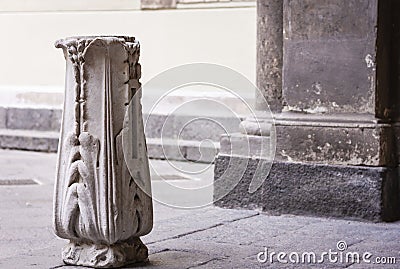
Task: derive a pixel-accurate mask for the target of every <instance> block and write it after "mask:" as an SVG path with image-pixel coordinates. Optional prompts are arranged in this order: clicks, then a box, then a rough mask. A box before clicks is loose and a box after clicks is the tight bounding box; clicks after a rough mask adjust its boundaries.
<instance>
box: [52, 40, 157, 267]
mask: <svg viewBox="0 0 400 269" xmlns="http://www.w3.org/2000/svg"><path fill="white" fill-rule="evenodd" d="M56 47H58V48H62V49H63V51H64V56H65V59H66V62H67V65H66V85H65V88H66V89H65V97H64V113H63V117H62V124H61V137H60V144H59V151H58V166H57V179H56V184H55V196H54V227H55V232H56V234H57V235H58V236H59V237H61V238H65V239H69V240H70V243H69V244H68V245H67V246H66V247H65V248H64V250H63V252H62V258H63V260H64V262H65V263H67V264H74V265H84V266H91V267H97V268H107V267H119V266H123V265H124V264H128V263H133V262H138V261H143V260H146V259H147V255H148V254H147V248H146V246H145V245H144V244H143V243H142V242H141V241H140V239H139V237H140V236H142V235H145V234H147V233H149V232H150V230H151V229H152V225H153V216H152V200H151V197H150V196H148V195H147V194H146V193H151V189H150V175H149V166H148V159H147V153H146V143H145V137H144V132H143V123H142V115H141V105H140V94H136V93H138V90H139V89H140V83H139V78H140V64H139V63H138V59H139V53H140V52H139V43H138V42H137V41H136V40H135V39H134V38H131V37H105V36H104V37H74V38H67V39H64V40H59V41H57V42H56ZM131 102H132V106H129V103H131ZM128 108H132V112H133V113H130V114H129V115H130V116H128V114H127V113H126V111H127V110H128ZM132 116H133V117H132ZM124 121H126V124H124ZM132 128H134V129H132ZM124 134H128V136H127V137H129V138H134V140H128V139H124V143H123V142H122V141H123V136H124ZM123 145H125V146H127V147H129V148H130V149H131V150H130V151H129V152H130V153H132V152H134V153H135V154H130V155H129V156H124V151H123V149H124V148H126V147H124V146H123ZM125 157H128V158H125ZM127 163H128V164H130V165H129V167H130V168H129V169H128V166H127ZM130 170H131V171H130ZM131 174H132V175H133V176H131Z"/></svg>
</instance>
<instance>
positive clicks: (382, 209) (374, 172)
mask: <svg viewBox="0 0 400 269" xmlns="http://www.w3.org/2000/svg"><path fill="white" fill-rule="evenodd" d="M261 161H263V160H262V159H257V158H246V157H232V156H223V155H219V156H218V158H217V159H216V162H215V180H218V179H219V178H220V177H221V176H222V175H223V174H224V172H225V171H226V169H232V167H231V166H232V164H234V165H235V166H240V163H241V162H242V163H244V164H245V167H246V168H245V171H244V172H243V173H240V174H238V175H237V176H240V177H241V180H240V182H239V184H238V185H237V186H235V188H234V189H233V190H232V191H231V192H229V194H227V195H226V196H224V197H223V198H222V199H219V200H218V201H214V204H215V205H216V206H219V207H224V208H247V209H260V210H262V211H264V212H266V213H268V214H272V215H280V214H295V215H310V216H320V217H338V218H347V219H359V220H369V221H375V222H376V221H396V220H399V217H400V203H399V199H398V193H399V183H398V176H397V175H398V173H397V168H390V167H360V166H347V165H346V166H344V165H330V164H307V163H290V162H280V161H275V162H274V163H273V165H272V169H271V171H270V173H269V175H264V176H265V178H264V183H263V184H262V186H261V187H260V188H259V189H258V190H257V191H256V192H255V193H249V192H248V188H249V185H250V182H251V181H252V180H253V177H254V172H255V170H256V167H257V165H258V164H259V162H261ZM216 192H218V189H216V190H214V196H215V197H218V196H217V195H218V193H216Z"/></svg>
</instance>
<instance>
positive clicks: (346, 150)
mask: <svg viewBox="0 0 400 269" xmlns="http://www.w3.org/2000/svg"><path fill="white" fill-rule="evenodd" d="M258 2H259V3H258V22H259V23H258V31H259V32H258V62H257V76H258V77H257V80H258V87H259V88H260V91H261V93H262V94H263V95H264V97H265V98H266V100H267V101H268V102H269V104H270V107H271V110H272V111H273V112H275V114H274V118H275V127H276V133H275V134H276V139H277V144H276V155H275V163H274V165H273V166H272V169H271V172H270V173H269V175H268V177H267V173H265V177H266V180H265V182H264V184H263V186H262V188H261V189H260V190H259V191H258V195H257V198H252V197H253V196H251V194H249V193H246V192H245V191H238V190H239V189H237V190H236V191H233V192H232V193H231V194H230V195H227V196H226V197H225V198H224V199H222V200H220V201H218V202H216V204H217V205H221V206H224V207H238V206H240V207H249V201H251V205H250V206H251V207H261V208H262V209H263V210H264V211H268V212H270V213H276V214H280V213H296V214H309V215H321V216H336V217H351V218H362V219H368V220H374V221H379V220H386V221H391V220H397V219H399V208H400V206H399V183H398V181H399V180H398V172H397V167H398V162H399V161H398V154H397V147H398V146H397V144H399V141H400V135H399V131H398V130H400V128H399V127H398V126H400V125H399V123H398V121H397V119H398V115H399V112H398V111H399V107H400V101H399V99H400V98H399V94H398V93H397V92H398V90H399V87H398V86H399V75H398V74H399V73H398V70H399V62H400V61H399V53H398V52H397V48H398V46H396V44H399V33H398V32H399V31H398V30H399V19H398V16H397V15H396V14H398V12H399V11H400V8H399V4H398V3H397V1H394V0H389V1H385V0H284V1H283V6H282V7H283V8H282V13H280V6H279V3H280V2H281V1H264V0H260V1H258ZM274 14H282V24H281V21H280V20H279V19H278V18H274V17H273V15H274ZM282 25H283V28H282ZM280 29H282V32H281V33H282V40H281V43H279V41H278V39H279V38H278V36H279V34H278V33H277V32H276V31H280ZM274 33H275V34H274ZM278 44H281V46H282V52H283V54H282V55H283V56H282V62H279V59H280V58H279V55H280V54H279V52H280V50H279V48H278V47H279V46H278ZM271 55H274V56H276V58H274V56H271ZM275 59H277V61H276V62H275V61H274V60H275ZM280 66H281V67H282V68H281V69H280ZM280 71H281V72H282V73H280ZM281 74H282V75H281ZM280 77H281V78H282V80H281V81H279V78H280ZM280 82H281V88H280V87H279V85H280V84H279V83H280ZM258 108H259V109H262V107H260V106H258ZM242 125H243V126H244V127H246V126H250V124H246V122H244V123H243V124H242ZM253 127H254V126H253ZM248 129H249V128H248ZM250 133H251V134H256V133H257V132H256V131H254V130H251V132H250ZM248 157H250V156H248ZM232 158H237V156H236V157H233V156H230V155H229V152H228V150H227V149H224V148H223V146H222V149H221V154H220V155H219V157H218V159H217V162H216V178H218V177H219V176H220V175H221V174H222V173H223V172H224V171H225V170H226V164H227V163H228V161H229V160H230V159H232ZM240 158H243V160H245V159H246V157H245V156H241V157H240ZM258 161H259V160H257V159H254V158H253V159H251V160H250V163H251V164H252V165H249V166H248V168H247V170H246V172H245V173H244V175H243V176H242V181H241V184H248V182H249V181H250V178H251V177H252V175H253V173H252V172H253V171H252V169H253V168H252V167H254V164H255V163H257V162H258ZM238 188H241V189H242V190H243V189H245V188H243V186H239V187H238ZM240 197H242V198H240ZM244 198H245V199H244Z"/></svg>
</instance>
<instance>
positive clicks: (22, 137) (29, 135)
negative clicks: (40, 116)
mask: <svg viewBox="0 0 400 269" xmlns="http://www.w3.org/2000/svg"><path fill="white" fill-rule="evenodd" d="M58 136H59V134H58V132H53V131H37V130H19V129H0V148H2V149H18V150H31V151H42V152H57V148H58V139H59V137H58Z"/></svg>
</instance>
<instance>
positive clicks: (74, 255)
mask: <svg viewBox="0 0 400 269" xmlns="http://www.w3.org/2000/svg"><path fill="white" fill-rule="evenodd" d="M147 257H148V251H147V247H146V246H145V245H144V244H143V243H142V241H141V240H140V239H139V238H134V239H132V240H130V241H127V242H124V243H118V244H115V245H111V246H107V245H95V244H87V243H77V242H70V243H69V244H68V245H66V246H65V247H64V249H63V251H62V259H63V261H64V263H66V264H70V265H81V266H89V267H95V268H115V267H121V266H124V265H127V264H132V263H137V262H145V261H147Z"/></svg>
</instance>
